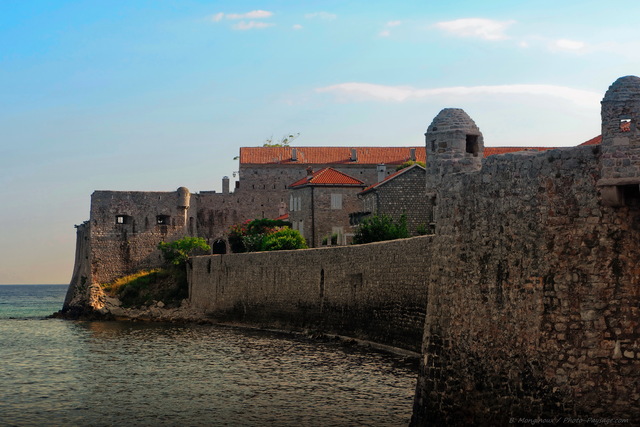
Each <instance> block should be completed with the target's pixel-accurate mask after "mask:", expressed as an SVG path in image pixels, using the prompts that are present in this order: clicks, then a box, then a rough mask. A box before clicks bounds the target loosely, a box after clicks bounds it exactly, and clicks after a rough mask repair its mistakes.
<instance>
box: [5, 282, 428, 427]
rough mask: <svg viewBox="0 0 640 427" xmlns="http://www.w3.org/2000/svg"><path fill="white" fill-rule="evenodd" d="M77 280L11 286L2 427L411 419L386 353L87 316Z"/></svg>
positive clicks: (400, 368) (409, 393)
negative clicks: (73, 301) (78, 304)
mask: <svg viewBox="0 0 640 427" xmlns="http://www.w3.org/2000/svg"><path fill="white" fill-rule="evenodd" d="M66 288H67V286H66V285H21V286H11V285H1V286H0V425H1V426H32V425H34V426H75V425H78V426H85V425H91V426H116V425H118V426H119V425H149V426H156V425H171V426H173V425H180V426H199V425H212V426H218V425H220V426H223V425H224V426H263V425H273V426H354V425H366V426H406V425H407V424H408V423H409V420H410V418H411V407H412V400H413V392H414V388H415V383H416V377H417V372H416V369H415V367H414V366H413V365H412V364H411V363H408V362H405V361H404V360H402V359H400V358H398V357H395V356H390V355H386V354H380V353H374V352H369V351H365V350H364V349H362V348H359V347H346V346H344V345H342V344H340V343H335V342H319V341H314V340H310V339H304V338H296V337H292V336H289V335H281V334H275V333H267V332H258V331H251V330H243V329H232V328H224V327H218V326H210V325H178V324H160V323H134V322H77V321H65V320H59V319H45V318H44V317H45V316H47V315H49V314H51V313H53V312H55V311H57V310H59V309H60V308H61V307H62V302H63V300H64V296H65V292H66Z"/></svg>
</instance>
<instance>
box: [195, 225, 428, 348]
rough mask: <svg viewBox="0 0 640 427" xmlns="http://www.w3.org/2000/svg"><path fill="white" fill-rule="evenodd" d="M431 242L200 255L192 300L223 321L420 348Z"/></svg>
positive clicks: (425, 239) (421, 239) (418, 240)
mask: <svg viewBox="0 0 640 427" xmlns="http://www.w3.org/2000/svg"><path fill="white" fill-rule="evenodd" d="M430 240H431V239H430V236H423V237H414V238H411V239H403V240H397V241H392V242H381V243H371V244H368V245H355V246H345V247H334V248H319V249H308V250H297V251H279V252H259V253H248V254H228V255H212V256H201V257H194V258H192V261H191V265H192V267H191V268H190V271H189V277H190V292H189V295H190V299H191V304H192V305H193V306H195V307H196V308H201V309H204V310H206V311H207V312H208V314H209V315H210V316H211V317H212V318H214V319H217V320H227V321H233V320H235V321H243V322H250V323H254V324H261V325H265V326H286V327H291V326H292V327H301V328H310V329H319V330H324V331H328V332H333V333H339V334H345V335H349V336H353V337H358V338H362V339H369V340H372V341H376V342H380V343H383V344H388V345H392V346H396V347H401V348H405V349H409V350H413V351H416V352H418V351H420V343H421V341H422V335H423V330H424V316H425V308H426V289H427V287H426V285H425V278H424V268H423V266H424V265H425V263H426V262H427V260H428V254H429V247H430Z"/></svg>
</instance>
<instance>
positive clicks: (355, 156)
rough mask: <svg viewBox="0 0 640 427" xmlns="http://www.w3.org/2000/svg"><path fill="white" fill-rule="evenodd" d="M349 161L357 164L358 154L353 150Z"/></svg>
mask: <svg viewBox="0 0 640 427" xmlns="http://www.w3.org/2000/svg"><path fill="white" fill-rule="evenodd" d="M351 161H352V162H357V161H358V152H357V151H356V149H355V148H352V149H351Z"/></svg>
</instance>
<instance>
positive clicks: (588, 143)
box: [579, 135, 602, 147]
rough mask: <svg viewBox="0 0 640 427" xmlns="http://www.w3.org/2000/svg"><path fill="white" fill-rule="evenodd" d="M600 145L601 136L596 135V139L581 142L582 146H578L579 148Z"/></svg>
mask: <svg viewBox="0 0 640 427" xmlns="http://www.w3.org/2000/svg"><path fill="white" fill-rule="evenodd" d="M600 143H602V135H598V136H596V137H593V138H591V139H590V140H588V141H585V142H583V143H582V144H580V145H579V147H580V146H583V145H598V144H600Z"/></svg>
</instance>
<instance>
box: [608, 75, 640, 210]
mask: <svg viewBox="0 0 640 427" xmlns="http://www.w3.org/2000/svg"><path fill="white" fill-rule="evenodd" d="M601 104H602V110H601V111H602V113H601V114H602V144H601V150H602V156H601V159H600V172H601V176H600V180H599V181H598V186H599V187H600V192H601V196H602V202H603V203H604V204H605V205H607V206H614V207H617V206H630V205H635V206H638V205H640V186H639V184H640V128H639V127H638V123H639V121H640V78H638V77H636V76H625V77H620V78H619V79H618V80H616V81H615V82H614V83H613V84H612V85H611V86H610V87H609V90H607V93H605V95H604V98H603V99H602V102H601Z"/></svg>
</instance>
